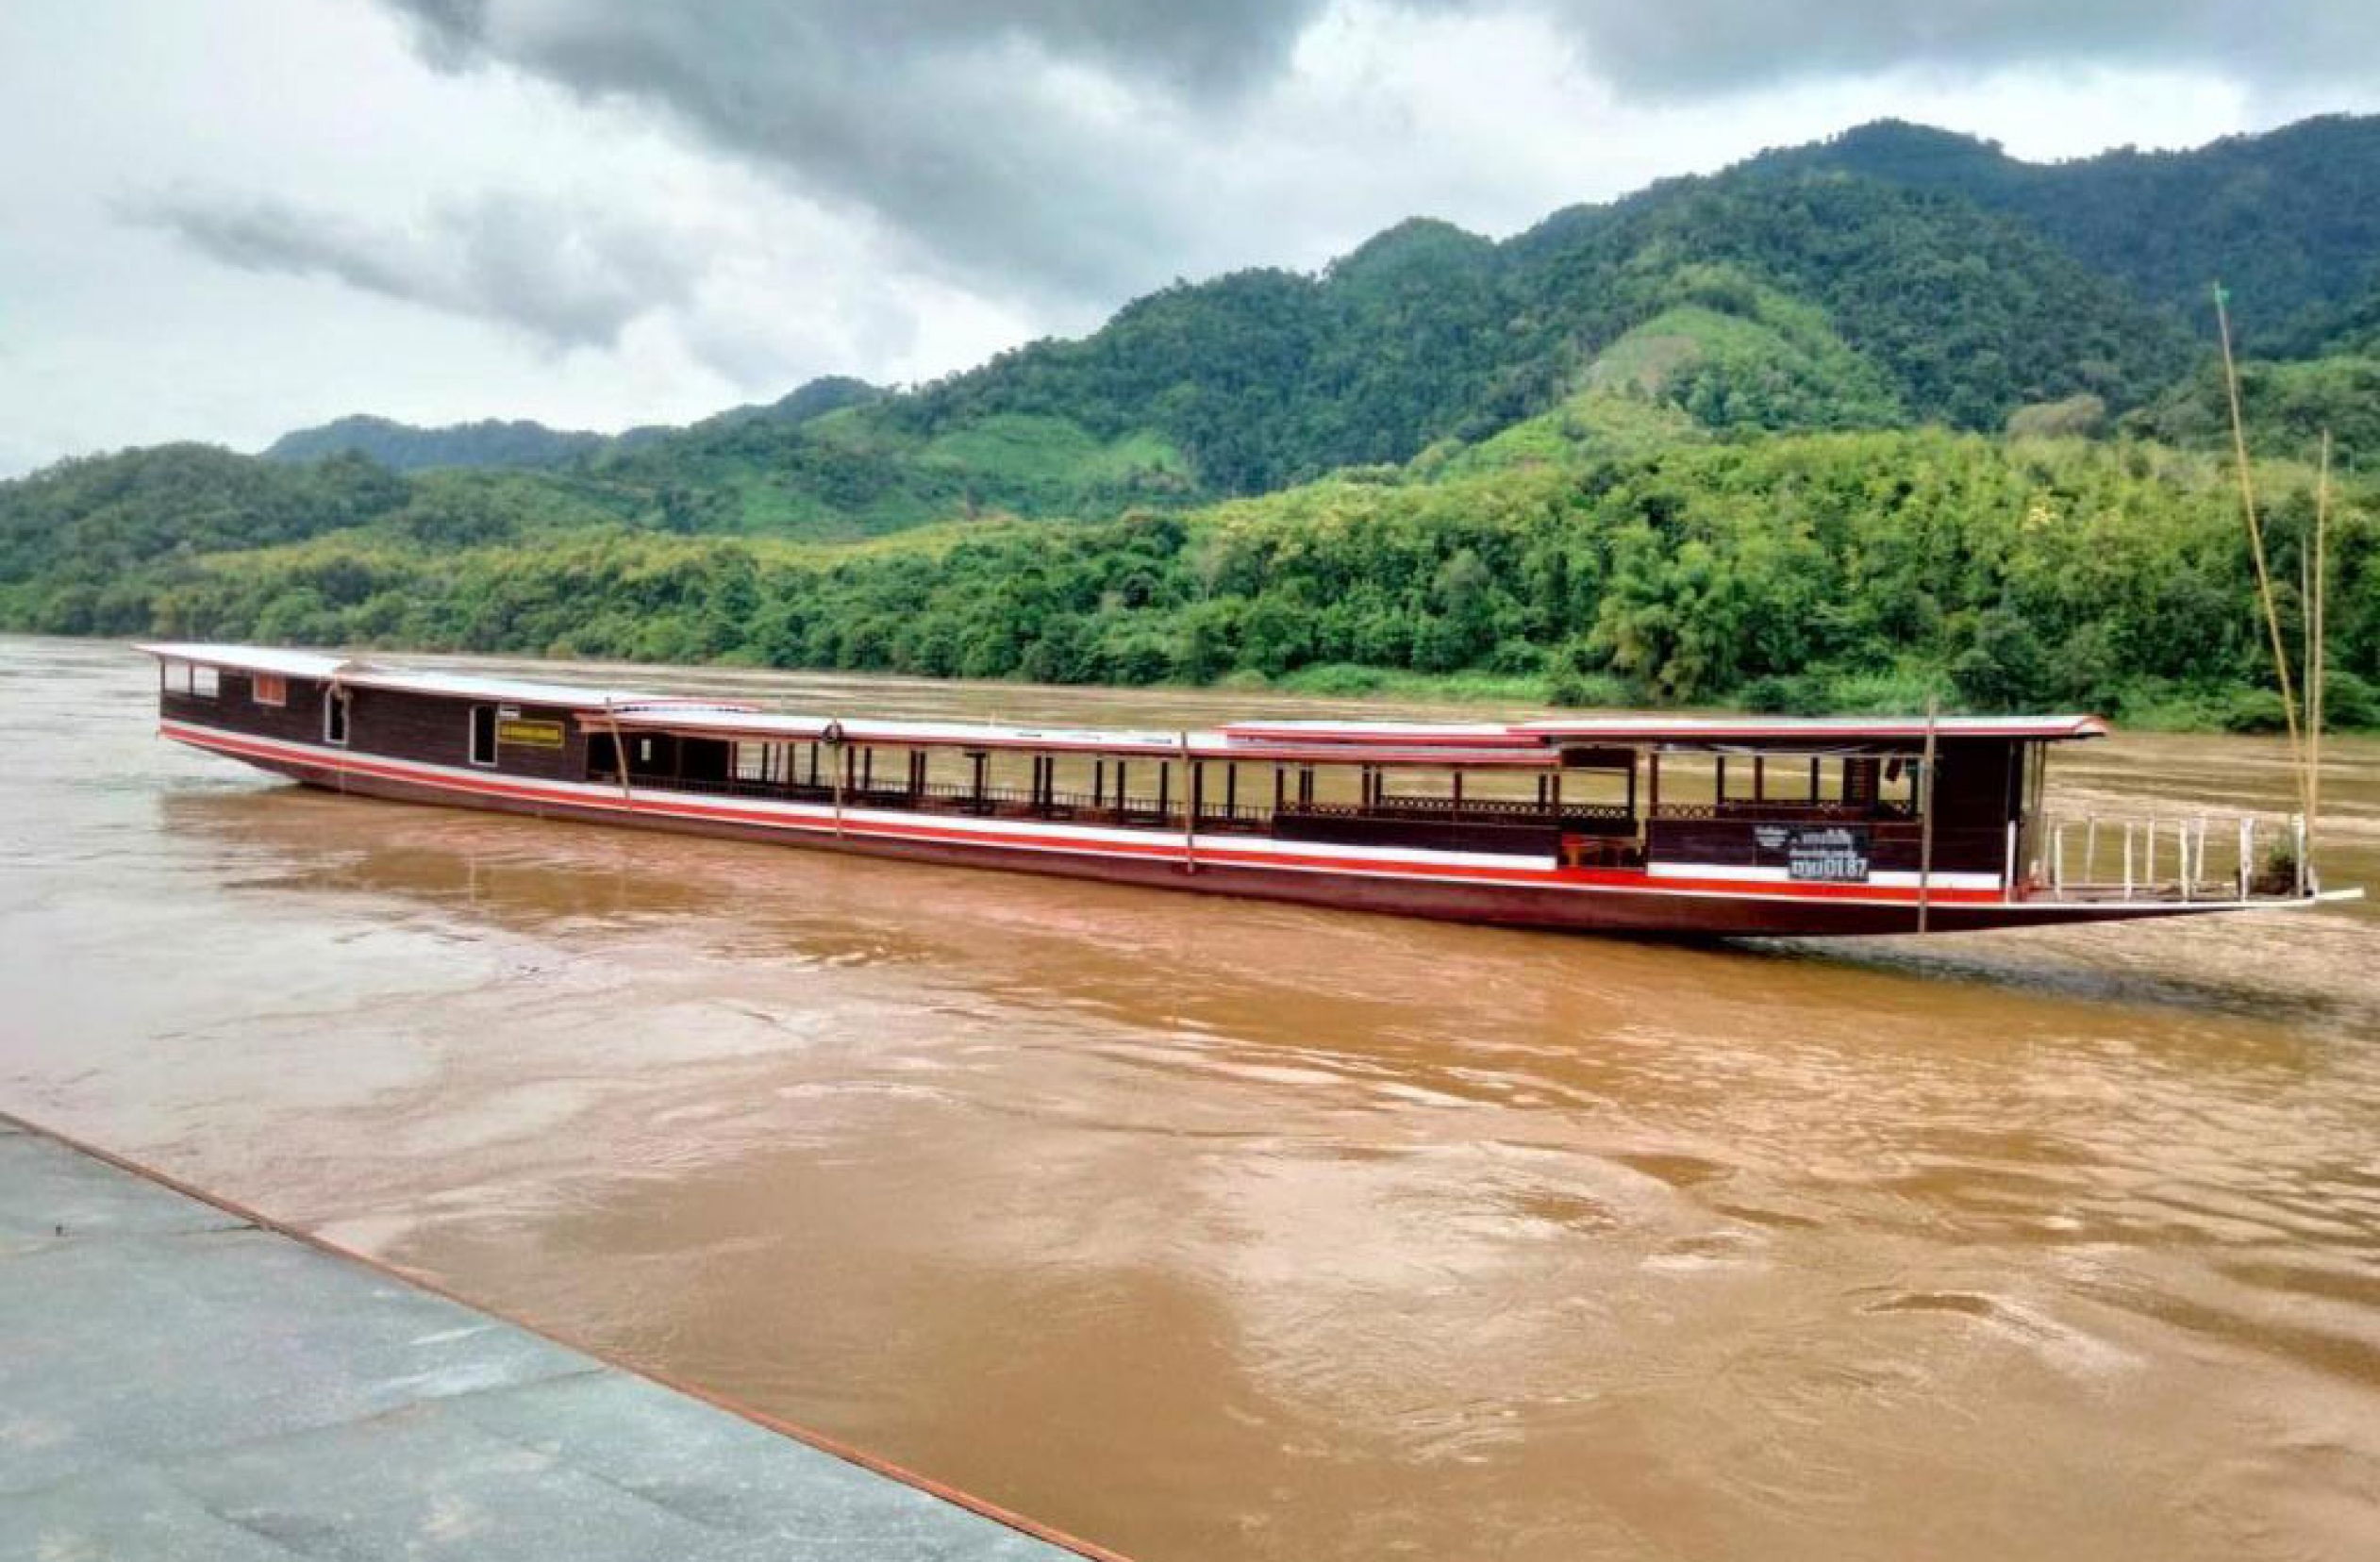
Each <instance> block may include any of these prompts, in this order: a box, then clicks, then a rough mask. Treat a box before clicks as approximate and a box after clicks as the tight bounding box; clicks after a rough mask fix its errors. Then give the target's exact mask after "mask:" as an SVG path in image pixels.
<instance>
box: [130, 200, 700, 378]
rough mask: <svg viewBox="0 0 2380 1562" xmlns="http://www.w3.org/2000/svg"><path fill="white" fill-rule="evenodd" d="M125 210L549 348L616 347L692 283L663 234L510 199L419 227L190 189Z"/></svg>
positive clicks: (230, 262) (464, 208)
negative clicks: (633, 324) (499, 327)
mask: <svg viewBox="0 0 2380 1562" xmlns="http://www.w3.org/2000/svg"><path fill="white" fill-rule="evenodd" d="M125 215H126V216H128V217H130V218H132V219H133V220H134V221H137V222H141V223H145V224H149V225H152V226H156V227H160V228H163V229H165V230H167V231H168V232H171V233H173V234H175V236H176V237H178V238H180V239H181V240H182V241H185V242H186V243H188V244H190V245H191V247H192V248H194V249H196V250H198V251H199V252H200V253H202V254H204V255H206V256H208V258H212V259H214V260H217V261H219V262H221V263H223V264H225V265H227V266H233V267H237V268H239V269H241V270H242V271H252V272H279V273H288V274H298V275H321V276H329V277H334V278H336V279H338V280H339V281H341V282H344V283H346V284H347V285H348V286H350V287H354V288H359V289H362V290H363V291H367V292H374V293H380V294H382V295H384V296H386V297H390V298H396V299H403V300H405V301H406V302H408V303H412V304H419V305H424V306H426V307H430V308H434V309H440V310H443V311H445V312H447V313H451V314H459V315H467V316H472V317H474V318H478V319H485V320H492V321H496V322H498V323H501V324H507V325H509V326H512V327H514V328H516V329H518V330H521V331H523V332H524V333H526V334H527V335H529V336H531V337H534V338H536V339H537V340H539V341H542V342H545V343H546V344H548V345H550V346H554V347H558V348H568V347H602V346H609V345H612V344H614V343H616V342H617V341H619V339H620V332H621V331H622V329H623V328H624V327H625V326H626V325H627V324H628V322H630V321H631V320H633V319H635V318H636V317H637V316H638V315H640V314H642V313H644V312H646V311H647V310H649V309H652V308H656V307H663V306H666V305H669V304H672V303H675V302H678V301H680V300H683V299H684V298H685V297H686V296H687V295H688V293H689V292H690V291H691V287H692V284H693V282H694V280H695V279H696V276H697V275H698V269H697V268H698V266H699V262H698V261H696V260H693V259H691V258H688V257H686V256H685V255H684V254H683V253H682V251H681V250H680V249H679V248H678V247H677V246H673V245H670V244H668V243H666V242H664V241H663V240H662V239H661V238H660V237H659V236H656V235H652V234H647V233H643V232H640V231H637V230H635V229H632V228H628V227H625V226H621V225H615V224H609V223H607V221H605V220H604V219H602V218H600V217H590V216H588V215H586V214H583V213H575V212H572V211H569V210H566V209H561V208H556V207H554V206H552V205H549V204H547V203H543V202H539V201H534V200H528V199H522V198H514V197H502V196H499V197H490V198H487V199H483V200H480V201H478V202H475V203H472V204H469V205H459V206H450V207H446V208H441V209H440V210H439V211H438V212H436V213H435V214H434V215H433V216H432V217H431V219H430V220H429V221H428V222H427V223H425V224H422V225H421V226H419V227H416V228H394V227H386V228H384V227H380V226H377V225H374V224H361V223H358V222H355V221H353V220H351V219H348V218H344V217H341V216H339V215H337V214H335V213H330V212H325V211H317V210H309V209H306V208H299V207H295V206H291V205H290V204H288V203H286V202H281V201H275V200H269V199H247V198H235V197H224V196H217V195H210V194H204V193H195V192H191V191H176V192H174V193H171V194H165V195H159V196H155V197H150V198H147V199H143V200H139V201H135V202H131V203H127V204H126V206H125Z"/></svg>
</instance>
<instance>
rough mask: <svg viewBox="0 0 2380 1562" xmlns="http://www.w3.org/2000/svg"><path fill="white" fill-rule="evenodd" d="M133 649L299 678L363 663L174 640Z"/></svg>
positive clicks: (271, 649) (310, 653)
mask: <svg viewBox="0 0 2380 1562" xmlns="http://www.w3.org/2000/svg"><path fill="white" fill-rule="evenodd" d="M133 649H134V650H136V651H144V652H146V653H147V654H148V655H150V656H156V657H158V658H159V659H160V660H168V661H187V662H199V663H202V664H204V665H206V666H208V667H228V668H232V669H234V670H236V671H241V672H256V673H281V674H284V675H286V676H294V677H301V678H327V677H330V676H332V675H333V674H335V673H341V672H342V671H348V670H352V669H355V668H358V667H361V666H363V665H365V664H363V663H361V662H358V661H356V660H354V659H353V658H351V657H347V656H337V655H334V654H332V653H330V652H326V651H294V650H290V649H287V648H285V647H281V646H273V645H208V644H199V643H195V642H184V641H178V640H144V641H140V642H137V643H136V644H135V645H134V646H133Z"/></svg>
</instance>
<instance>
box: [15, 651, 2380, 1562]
mask: <svg viewBox="0 0 2380 1562" xmlns="http://www.w3.org/2000/svg"><path fill="white" fill-rule="evenodd" d="M606 675H607V676H612V677H626V678H629V679H632V680H633V681H637V682H642V683H646V684H648V685H649V684H652V683H656V682H663V683H674V684H677V685H679V686H691V687H699V688H704V689H714V690H734V691H736V692H738V693H741V694H745V695H751V696H757V697H761V698H765V699H769V700H773V701H777V702H781V703H785V704H789V705H792V706H807V707H829V708H832V709H835V710H839V711H865V712H870V713H887V714H890V713H900V714H910V713H927V712H933V713H960V712H963V713H968V714H975V715H986V716H990V715H997V716H1001V717H1005V718H1012V719H1025V718H1032V719H1049V720H1063V721H1067V722H1075V723H1089V722H1103V721H1113V722H1118V723H1132V724H1164V723H1173V722H1176V721H1181V722H1207V721H1212V720H1215V719H1217V718H1218V717H1219V716H1221V715H1222V714H1223V713H1225V712H1226V711H1229V712H1241V713H1250V712H1259V711H1283V712H1299V713H1317V712H1320V711H1323V710H1328V709H1331V708H1343V707H1331V706H1318V705H1314V704H1303V705H1301V704H1298V703H1296V702H1290V701H1284V700H1277V699H1275V700H1268V699H1264V698H1260V697H1259V698H1253V699H1251V698H1246V697H1238V698H1234V697H1228V696H1223V695H1214V694H1182V693H1178V692H1167V693H1149V692H1130V693H1126V692H1119V691H1084V690H1040V689H1027V688H1019V687H999V688H983V687H963V686H956V685H940V684H930V683H920V682H906V681H865V682H862V681H858V680H851V679H835V678H825V677H792V676H780V675H763V674H741V673H732V674H731V673H689V674H683V675H680V676H677V677H674V678H670V677H668V676H667V675H657V674H655V673H650V672H641V673H634V674H624V675H623V674H606ZM153 687H154V677H153V674H152V673H151V671H150V668H149V664H148V663H147V662H146V660H145V659H144V658H142V657H140V656H136V655H134V654H133V653H131V652H130V651H128V650H126V649H125V648H124V647H121V646H112V645H106V644H97V643H81V642H67V641H53V640H0V720H5V723H6V727H7V730H8V732H9V733H10V734H11V735H12V736H13V738H14V741H12V742H11V744H10V745H9V757H8V761H7V763H6V764H5V765H0V991H5V993H6V1003H5V1006H4V1007H0V1107H6V1108H7V1109H8V1110H11V1111H15V1112H18V1113H21V1114H23V1115H25V1116H26V1117H30V1118H32V1119H35V1120H37V1121H39V1122H45V1123H49V1124H52V1125H55V1126H57V1127H58V1128H61V1129H64V1130H66V1131H68V1132H71V1133H74V1134H76V1135H80V1136H83V1137H86V1138H91V1139H92V1140H95V1141H97V1142H99V1143H101V1144H104V1145H106V1146H108V1147H109V1148H112V1149H115V1150H119V1151H122V1152H125V1153H127V1154H130V1155H136V1156H139V1157H141V1158H142V1159H145V1160H147V1161H149V1162H151V1163H153V1164H156V1165H158V1166H159V1167H162V1168H163V1169H165V1170H168V1171H170V1172H175V1173H176V1174H178V1175H180V1176H183V1177H186V1178H189V1179H191V1180H193V1181H195V1182H197V1183H199V1184H201V1185H202V1186H205V1187H207V1188H212V1189H215V1190H218V1191H220V1192H223V1193H225V1194H228V1195H230V1196H233V1197H235V1198H238V1199H241V1200H243V1201H246V1202H248V1203H250V1204H253V1205H257V1206H258V1207H260V1208H261V1209H263V1210H265V1211H266V1212H268V1213H270V1214H273V1215H275V1216H278V1217H280V1218H282V1219H284V1220H287V1221H292V1222H295V1223H297V1224H300V1225H304V1226H307V1227H309V1228H312V1229H315V1230H318V1231H320V1232H322V1233H324V1234H325V1235H326V1236H328V1237H330V1238H333V1239H335V1240H337V1241H339V1242H341V1243H344V1244H347V1245H350V1246H353V1247H356V1248H359V1249H362V1250H364V1251H367V1252H370V1253H372V1254H374V1255H379V1256H382V1257H384V1258H386V1259H388V1260H389V1261H391V1262H392V1263H394V1264H396V1265H398V1266H400V1267H402V1268H404V1269H406V1270H408V1271H414V1272H417V1273H421V1274H424V1275H426V1276H430V1277H434V1278H435V1279H437V1280H438V1281H440V1282H441V1283H443V1284H444V1285H446V1286H449V1287H451V1288H453V1289H455V1290H456V1291H458V1292H459V1293H461V1294H462V1295H464V1296H465V1297H467V1298H470V1299H473V1300H475V1301H479V1302H483V1303H485V1304H490V1305H492V1306H495V1307H498V1308H501V1309H504V1310H507V1311H509V1312H512V1313H514V1314H516V1315H518V1316H521V1317H523V1318H524V1319H527V1320H529V1321H534V1322H536V1323H538V1324H540V1325H541V1326H544V1327H546V1328H548V1329H550V1330H552V1331H553V1332H555V1333H557V1334H558V1335H560V1336H562V1337H564V1338H568V1339H570V1340H573V1341H574V1342H577V1343H580V1344H583V1345H585V1346H587V1347H590V1348H591V1349H593V1350H595V1351H598V1352H600V1353H603V1354H607V1355H610V1356H612V1357H615V1358H618V1359H622V1360H624V1361H626V1362H629V1363H631V1364H641V1365H646V1366H651V1367H656V1368H660V1369H664V1370H666V1371H669V1372H671V1373H674V1374H676V1375H679V1376H682V1377H685V1378H688V1379H691V1380H693V1381H695V1382H697V1383H700V1384H702V1385H704V1386H706V1387H708V1388H714V1389H717V1390H720V1391H722V1392H724V1393H726V1394H728V1395H730V1396H733V1397H734V1398H737V1399H739V1400H741V1401H744V1402H747V1403H749V1404H753V1405H756V1406H758V1407H760V1408H763V1409H766V1410H769V1411H772V1412H775V1413H777V1414H779V1415H782V1416H784V1417H787V1418H789V1419H791V1420H793V1421H800V1422H804V1423H807V1424H809V1425H812V1426H815V1427H818V1428H820V1429H822V1430H824V1431H826V1432H829V1433H832V1434H834V1435H837V1436H839V1437H844V1438H848V1439H850V1440H852V1441H855V1442H857V1443H859V1444H861V1445H863V1446H865V1447H867V1448H870V1449H872V1450H874V1451H876V1452H878V1453H880V1454H884V1455H886V1456H889V1457H890V1458H893V1459H895V1460H898V1461H900V1462H902V1463H904V1464H907V1465H909V1466H911V1467H913V1468H915V1469H918V1470H921V1471H925V1472H927V1473H930V1474H932V1475H935V1476H938V1477H940V1478H942V1479H944V1480H947V1481H950V1482H953V1483H956V1484H957V1485H959V1486H961V1487H967V1488H969V1489H971V1490H973V1491H974V1492H976V1493H979V1494H980V1495H982V1496H985V1497H988V1498H990V1499H992V1500H994V1501H996V1502H999V1503H1003V1504H1008V1505H1010V1506H1013V1507H1016V1508H1019V1509H1022V1510H1023V1511H1024V1512H1027V1513H1030V1514H1032V1515H1034V1516H1035V1517H1036V1518H1039V1519H1041V1520H1046V1521H1048V1522H1051V1523H1054V1524H1057V1525H1059V1526H1061V1527H1063V1528H1066V1529H1069V1530H1072V1531H1073V1532H1075V1533H1077V1534H1080V1535H1083V1536H1085V1537H1090V1538H1092V1539H1095V1540H1098V1541H1101V1542H1104V1543H1106V1544H1107V1545H1109V1546H1113V1547H1115V1548H1117V1549H1119V1550H1121V1551H1123V1552H1125V1553H1127V1554H1132V1555H1134V1556H1135V1557H1137V1558H1140V1559H1141V1562H1257V1559H1273V1558H1295V1559H1299V1562H1315V1559H1338V1558H1350V1559H1352V1558H1376V1557H1396V1556H1407V1555H1409V1556H1416V1557H1428V1558H1433V1559H1439V1558H1512V1559H1539V1558H1543V1559H1556V1558H1558V1559H1563V1562H1570V1559H1577V1558H1603V1557H1612V1558H1623V1557H1624V1558H1760V1559H1764V1562H1767V1559H1786V1558H1813V1559H1818V1558H1823V1559H1828V1562H1839V1559H1845V1558H1878V1559H1885V1558H1892V1559H1901V1558H1921V1557H1922V1558H1927V1559H1932V1562H1957V1559H1967V1558H1973V1559H1978V1562H2006V1559H2008V1558H2011V1557H2022V1558H2028V1559H2038V1558H2066V1557H2072V1558H2092V1559H2100V1562H2114V1559H2124V1558H2141V1559H2155V1562H2174V1559H2181V1558H2209V1559H2213V1558H2222V1559H2225V1562H2231V1559H2237V1558H2262V1557H2273V1558H2281V1557H2289V1558H2305V1557H2311V1558H2341V1559H2345V1558H2369V1557H2372V1556H2374V1555H2380V914H2375V910H2374V908H2373V907H2372V906H2371V905H2369V904H2367V905H2365V906H2338V907H2328V908H2325V909H2323V910H2322V911H2321V912H2318V913H2307V914H2294V915H2293V914H2285V913H2257V914H2255V915H2251V916H2244V917H2236V918H2208V919H2204V920H2198V921H2193V922H2184V923H2179V924H2172V925H2152V924H2140V925H2138V926H2132V927H2122V926H2114V927H2102V928H2093V929H2080V930H2045V931H2039V932H2029V933H2022V934H1981V935H1971V936H1964V937H1959V938H1940V939H1929V940H1927V941H1925V942H1924V943H1922V944H1920V943H1915V942H1910V941H1906V940H1889V941H1883V942H1874V943H1868V944H1856V943H1839V944H1801V945H1793V946H1784V947H1779V946H1769V947H1752V946H1745V947H1739V948H1716V949H1705V948H1686V947H1673V946H1663V945H1657V944H1639V943H1628V942H1620V941H1609V940H1595V939H1582V938H1574V937H1563V936H1559V935H1550V934H1538V933H1520V932H1504V931H1493V930H1487V929H1478V928H1465V927H1450V926H1438V925H1433V924H1429V923H1423V922H1403V921H1396V920H1390V919H1385V918H1370V917H1364V916H1359V915H1352V914H1343V913H1325V912H1315V911H1307V910H1301V909H1296V908H1289V907H1281V906H1264V905H1258V904H1253V903H1236V902H1229V901H1216V900H1208V899H1207V898H1204V897H1200V896H1192V895H1173V894H1166V893H1162V892H1158V891H1150V890H1136V889H1122V888H1111V887H1101V886H1093V885H1086V884H1081V883H1070V882H1066V881H1062V880H1055V879H1047V880H1044V879H1035V878H1029V877H1021V876H1011V875H1007V874H1002V873H995V872H983V871H973V870H959V869H938V868H928V867H918V866H909V865H903V864H893V863H885V862H873V861H861V860H844V859H839V858H836V857H834V856H830V855H824V854H812V853H805V852H800V851H795V850H789V849H782V848H769V847H762V846H745V845H736V844H727V843H719V842H708V841H702V840H691V839H673V838H671V837H667V836H661V835H648V834H640V833H634V832H628V831H618V830H607V829H602V828H595V827H589V826H574V825H569V824H559V823H541V822H534V821H515V820H508V819H503V818H497V817H492V816H488V815H479V814H474V813H470V812H464V811H456V810H444V809H434V808H424V807H409V806H399V805H391V804H381V803H374V802H368V801H362V800H358V799H343V798H338V797H334V796H329V795H324V794H317V793H309V792H307V791H303V790H300V789H294V788H291V787H290V786H287V785H284V784H280V783H277V782H275V781H272V780H270V779H268V778H266V777H263V776H261V775H258V774H255V773H249V772H247V771H244V770H242V769H241V768H240V767H238V766H236V765H234V764H232V763H230V762H228V761H225V760H222V759H217V758H210V757H208V756H201V755H198V754H195V753H191V752H187V751H183V750H180V749H177V748H175V747H172V746H169V745H167V744H165V743H163V742H162V741H160V740H158V739H157V738H155V737H154V736H153V731H152V725H153V693H152V690H153ZM2330 757H2331V761H2332V762H2331V764H2330V766H2329V767H2328V777H2327V781H2326V793H2327V798H2328V802H2329V806H2330V813H2331V821H2330V827H2329V832H2328V834H2329V841H2328V848H2327V851H2326V854H2325V856H2326V872H2327V876H2328V878H2329V879H2330V881H2331V882H2332V883H2334V884H2341V883H2348V882H2362V883H2365V884H2367V885H2371V886H2373V887H2374V888H2375V889H2380V744H2375V743H2373V742H2371V741H2345V740H2341V741H2338V742H2335V743H2334V744H2333V746H2332V748H2331V750H2330ZM2287 791H2288V777H2287V772H2286V770H2285V768H2284V765H2283V762H2282V751H2281V748H2280V745H2279V744H2278V743H2277V742H2269V741H2263V740H2252V739H2196V738H2191V739H2181V738H2155V737H2141V738H2121V739H2117V740H2115V741H2112V742H2109V743H2105V744H2100V745H2096V746H2094V747H2092V748H2090V749H2089V750H2088V751H2085V752H2072V751H2069V752H2067V753H2063V754H2061V755H2060V756H2058V757H2057V758H2056V759H2055V760H2054V761H2053V763H2052V769H2051V775H2050V792H2051V801H2052V806H2060V805H2061V804H2062V805H2064V806H2070V807H2081V806H2098V807H2105V808H2108V809H2115V808H2120V807H2127V806H2128V807H2135V808H2143V809H2145V808H2149V807H2152V806H2154V807H2157V808H2161V809H2166V810H2169V811H2172V810H2187V811H2196V810H2200V809H2204V808H2217V809H2221V808H2223V807H2227V806H2228V807H2237V806H2264V807H2269V808H2273V809H2276V810H2277V809H2279V808H2281V807H2283V806H2286V804H2285V798H2286V794H2287ZM193 1345H194V1347H195V1348H203V1342H193Z"/></svg>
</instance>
